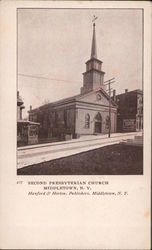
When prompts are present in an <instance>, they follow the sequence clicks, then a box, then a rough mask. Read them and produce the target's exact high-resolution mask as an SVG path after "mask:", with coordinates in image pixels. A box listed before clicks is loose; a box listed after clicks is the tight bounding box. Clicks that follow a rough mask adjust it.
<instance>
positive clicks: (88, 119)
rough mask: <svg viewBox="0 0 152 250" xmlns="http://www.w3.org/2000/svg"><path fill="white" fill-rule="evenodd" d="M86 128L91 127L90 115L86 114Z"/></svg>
mask: <svg viewBox="0 0 152 250" xmlns="http://www.w3.org/2000/svg"><path fill="white" fill-rule="evenodd" d="M85 128H90V115H89V114H86V115H85Z"/></svg>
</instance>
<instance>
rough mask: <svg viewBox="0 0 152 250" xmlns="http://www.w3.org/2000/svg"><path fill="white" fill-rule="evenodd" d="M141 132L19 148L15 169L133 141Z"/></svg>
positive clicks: (94, 136)
mask: <svg viewBox="0 0 152 250" xmlns="http://www.w3.org/2000/svg"><path fill="white" fill-rule="evenodd" d="M135 135H141V132H132V133H123V134H122V133H115V134H112V135H111V138H108V135H107V134H104V135H91V136H89V135H88V136H82V137H81V138H80V139H73V140H70V141H62V142H55V143H47V144H37V145H31V146H30V145H29V146H24V147H20V148H18V149H17V155H18V157H17V158H18V159H17V168H18V169H20V168H23V167H26V166H30V165H33V164H38V163H41V162H46V161H50V160H54V159H59V158H62V157H67V156H71V155H75V154H79V153H82V152H86V151H89V150H93V149H97V148H101V147H104V146H108V145H112V144H117V143H120V142H122V141H125V140H127V139H133V138H134V136H135Z"/></svg>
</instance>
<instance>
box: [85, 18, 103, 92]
mask: <svg viewBox="0 0 152 250" xmlns="http://www.w3.org/2000/svg"><path fill="white" fill-rule="evenodd" d="M96 19H97V17H94V20H93V36H92V47H91V58H90V59H89V60H88V61H87V62H86V72H84V73H83V87H82V88H81V94H85V93H87V92H90V91H93V90H95V89H98V88H103V89H104V88H105V87H104V85H103V82H104V74H105V72H103V71H102V61H100V60H99V59H97V45H96V31H95V22H94V21H95V20H96Z"/></svg>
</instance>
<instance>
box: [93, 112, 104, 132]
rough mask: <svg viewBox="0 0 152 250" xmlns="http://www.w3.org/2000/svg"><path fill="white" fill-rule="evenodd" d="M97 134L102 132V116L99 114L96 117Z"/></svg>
mask: <svg viewBox="0 0 152 250" xmlns="http://www.w3.org/2000/svg"><path fill="white" fill-rule="evenodd" d="M94 130H95V131H94V132H95V133H96V134H99V133H101V132H102V117H101V114H100V113H99V112H98V114H97V115H96V116H95V129H94Z"/></svg>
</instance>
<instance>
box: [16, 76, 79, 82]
mask: <svg viewBox="0 0 152 250" xmlns="http://www.w3.org/2000/svg"><path fill="white" fill-rule="evenodd" d="M18 75H19V76H23V77H29V78H36V79H43V80H51V81H61V82H74V83H81V82H77V81H69V80H64V79H56V78H48V77H44V76H35V75H26V74H18Z"/></svg>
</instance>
